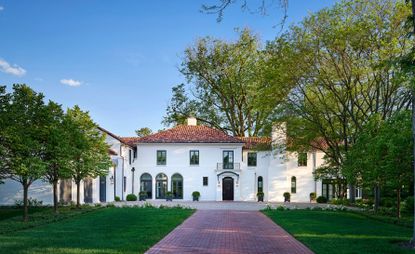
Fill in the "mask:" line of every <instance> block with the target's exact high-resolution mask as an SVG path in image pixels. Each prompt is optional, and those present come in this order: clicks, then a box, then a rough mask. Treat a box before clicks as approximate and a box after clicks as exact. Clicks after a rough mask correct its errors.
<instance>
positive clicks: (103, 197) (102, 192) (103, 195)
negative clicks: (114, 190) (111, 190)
mask: <svg viewBox="0 0 415 254" xmlns="http://www.w3.org/2000/svg"><path fill="white" fill-rule="evenodd" d="M99 201H100V202H106V201H107V177H106V176H100V177H99Z"/></svg>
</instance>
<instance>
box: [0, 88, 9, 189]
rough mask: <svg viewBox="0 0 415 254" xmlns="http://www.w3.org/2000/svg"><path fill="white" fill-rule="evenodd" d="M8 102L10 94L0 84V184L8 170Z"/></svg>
mask: <svg viewBox="0 0 415 254" xmlns="http://www.w3.org/2000/svg"><path fill="white" fill-rule="evenodd" d="M9 102H10V94H9V93H7V92H6V87H5V86H0V184H1V183H3V181H2V179H4V178H6V177H7V175H8V172H9V168H8V163H6V161H7V159H8V157H7V152H8V151H7V147H6V145H5V144H6V133H5V131H6V127H7V107H8V104H9Z"/></svg>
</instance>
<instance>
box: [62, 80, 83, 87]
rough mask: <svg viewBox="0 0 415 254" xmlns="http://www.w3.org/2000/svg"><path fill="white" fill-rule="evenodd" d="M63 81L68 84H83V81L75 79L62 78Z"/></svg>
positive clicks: (75, 85) (73, 85)
mask: <svg viewBox="0 0 415 254" xmlns="http://www.w3.org/2000/svg"><path fill="white" fill-rule="evenodd" d="M61 83H62V84H64V85H67V86H72V87H77V86H80V85H82V82H81V81H78V80H74V79H61Z"/></svg>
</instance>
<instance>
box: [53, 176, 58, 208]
mask: <svg viewBox="0 0 415 254" xmlns="http://www.w3.org/2000/svg"><path fill="white" fill-rule="evenodd" d="M53 211H54V212H55V214H57V213H58V180H54V181H53Z"/></svg>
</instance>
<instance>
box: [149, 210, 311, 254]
mask: <svg viewBox="0 0 415 254" xmlns="http://www.w3.org/2000/svg"><path fill="white" fill-rule="evenodd" d="M146 253H148V254H154V253H232V254H233V253H279V254H300V253H312V252H311V251H310V250H309V249H308V248H307V247H305V246H304V245H303V244H302V243H300V242H299V241H297V240H296V239H294V237H292V236H291V235H290V234H288V233H287V232H286V231H285V230H283V229H282V228H281V227H280V226H278V225H276V224H275V223H274V222H273V221H272V220H270V219H269V218H268V217H266V216H265V215H263V214H262V213H260V212H257V211H229V210H210V211H209V210H198V211H197V212H196V213H195V214H193V215H192V216H191V217H190V218H188V219H187V220H186V221H185V222H184V223H183V224H182V225H180V226H179V227H177V228H176V229H174V230H173V231H172V232H171V233H170V234H168V235H167V236H166V237H165V238H163V239H162V240H161V241H160V242H158V243H157V244H156V245H154V246H153V247H152V248H151V249H150V250H148V251H147V252H146Z"/></svg>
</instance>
